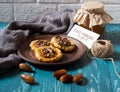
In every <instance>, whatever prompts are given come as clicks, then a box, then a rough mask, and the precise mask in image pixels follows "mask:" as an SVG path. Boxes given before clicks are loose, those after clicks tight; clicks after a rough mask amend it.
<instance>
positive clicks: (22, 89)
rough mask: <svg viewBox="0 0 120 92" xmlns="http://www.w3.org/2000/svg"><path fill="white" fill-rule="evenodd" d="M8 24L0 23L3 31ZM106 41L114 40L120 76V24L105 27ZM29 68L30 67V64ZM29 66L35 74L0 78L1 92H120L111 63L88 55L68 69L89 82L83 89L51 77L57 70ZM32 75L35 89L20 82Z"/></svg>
mask: <svg viewBox="0 0 120 92" xmlns="http://www.w3.org/2000/svg"><path fill="white" fill-rule="evenodd" d="M6 25H7V23H0V30H1V29H2V28H4V27H5V26H6ZM104 39H108V40H111V42H112V44H113V47H114V54H113V56H112V58H114V63H115V67H116V70H117V72H118V73H120V24H109V25H106V30H105V34H104ZM28 64H29V63H28ZM30 66H31V67H32V68H33V70H34V71H35V73H27V72H23V71H19V69H14V70H12V71H11V72H9V73H7V74H5V75H2V76H0V92H120V78H119V77H118V76H117V75H116V73H115V68H114V67H113V64H112V62H111V60H107V61H105V60H102V59H99V58H91V54H89V53H87V54H85V55H84V56H83V57H82V58H81V59H79V61H78V62H76V63H74V64H72V65H69V66H66V67H65V69H66V70H67V73H68V74H71V75H73V76H74V75H75V74H77V73H82V74H83V76H84V77H85V79H86V81H85V83H84V84H82V85H77V84H75V83H68V84H65V83H62V82H60V81H58V80H56V79H55V78H54V77H53V76H52V74H53V71H54V70H47V69H43V68H38V67H35V66H34V65H31V64H30ZM26 73H27V74H29V75H31V76H33V77H34V79H35V81H36V82H37V84H36V85H29V84H26V83H25V82H24V81H23V80H21V78H20V74H26Z"/></svg>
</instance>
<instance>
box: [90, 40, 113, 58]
mask: <svg viewBox="0 0 120 92" xmlns="http://www.w3.org/2000/svg"><path fill="white" fill-rule="evenodd" d="M91 53H92V54H93V56H95V57H99V58H106V57H110V56H111V55H112V54H113V46H112V43H111V42H110V41H109V40H97V41H95V42H94V43H93V45H92V47H91Z"/></svg>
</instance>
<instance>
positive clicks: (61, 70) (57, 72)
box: [53, 69, 67, 79]
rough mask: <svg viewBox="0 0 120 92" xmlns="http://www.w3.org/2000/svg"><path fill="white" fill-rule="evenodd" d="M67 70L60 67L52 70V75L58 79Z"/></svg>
mask: <svg viewBox="0 0 120 92" xmlns="http://www.w3.org/2000/svg"><path fill="white" fill-rule="evenodd" d="M66 73H67V71H66V70H65V69H60V70H57V71H55V72H53V76H54V77H55V78H57V79H59V78H60V77H61V76H62V75H64V74H66Z"/></svg>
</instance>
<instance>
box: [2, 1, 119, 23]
mask: <svg viewBox="0 0 120 92" xmlns="http://www.w3.org/2000/svg"><path fill="white" fill-rule="evenodd" d="M84 1H90V0H0V22H10V21H12V20H29V19H33V18H35V17H37V16H38V15H39V14H41V13H44V12H47V11H54V10H57V11H61V10H63V9H65V8H74V9H75V10H77V9H79V8H80V6H81V3H82V2H84ZM94 1H95V0H94ZM96 1H101V2H103V3H104V4H105V11H106V12H108V13H109V14H110V15H111V16H112V17H113V21H112V23H120V5H119V4H120V0H96Z"/></svg>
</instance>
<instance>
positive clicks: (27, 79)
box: [21, 74, 34, 84]
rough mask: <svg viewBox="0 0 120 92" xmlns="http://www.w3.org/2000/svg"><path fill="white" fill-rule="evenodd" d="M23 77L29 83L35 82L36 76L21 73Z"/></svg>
mask: <svg viewBox="0 0 120 92" xmlns="http://www.w3.org/2000/svg"><path fill="white" fill-rule="evenodd" d="M21 78H22V79H23V80H24V81H25V82H26V83H28V84H34V78H33V77H32V76H30V75H28V74H21Z"/></svg>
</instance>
